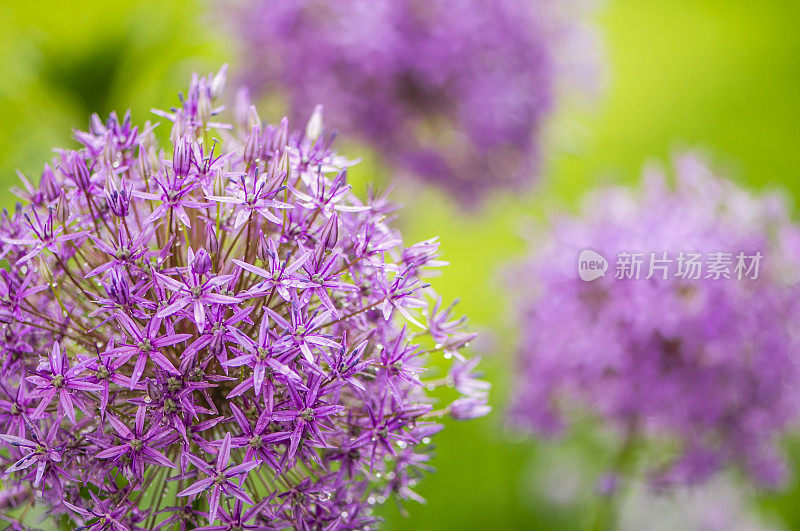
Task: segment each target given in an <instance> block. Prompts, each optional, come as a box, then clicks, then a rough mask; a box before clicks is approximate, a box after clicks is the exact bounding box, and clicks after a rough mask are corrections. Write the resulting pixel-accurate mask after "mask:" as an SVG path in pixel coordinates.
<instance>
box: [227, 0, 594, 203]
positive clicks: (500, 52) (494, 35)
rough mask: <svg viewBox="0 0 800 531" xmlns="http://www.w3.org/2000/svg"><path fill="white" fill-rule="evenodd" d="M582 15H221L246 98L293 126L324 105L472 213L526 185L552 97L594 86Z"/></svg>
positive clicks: (409, 7)
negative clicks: (288, 117)
mask: <svg viewBox="0 0 800 531" xmlns="http://www.w3.org/2000/svg"><path fill="white" fill-rule="evenodd" d="M581 4H586V2H580V1H577V2H560V1H559V2H554V1H552V0H500V1H484V0H466V1H465V0H429V1H424V2H423V1H417V0H369V1H365V0H335V1H334V0H299V1H295V2H282V1H276V0H252V1H247V2H243V3H240V4H236V5H234V6H228V5H227V4H226V3H225V2H223V6H224V7H226V8H228V7H232V8H231V9H227V12H228V13H233V16H234V19H235V23H236V31H237V32H238V33H239V34H240V35H241V48H242V54H241V55H242V60H243V71H242V72H241V76H242V78H243V79H244V80H245V82H246V83H247V84H248V86H249V87H250V89H251V90H253V91H254V94H255V93H258V94H263V93H264V92H266V93H268V94H270V95H274V94H275V91H276V90H279V91H281V92H282V93H283V95H284V96H285V97H286V99H287V101H288V103H289V104H290V107H291V111H292V115H293V116H301V117H305V116H308V115H309V113H310V112H311V110H312V109H313V108H314V105H316V104H317V103H318V102H322V103H323V104H324V105H325V110H326V112H328V113H329V116H330V117H331V119H330V120H328V123H329V124H331V125H333V126H334V127H336V128H339V129H340V130H342V131H343V132H344V133H346V134H347V135H348V136H349V137H352V138H356V139H358V140H360V141H362V142H366V143H368V144H370V145H371V146H373V147H374V148H375V149H376V150H377V152H378V153H379V154H380V155H381V156H382V157H384V160H386V161H387V162H388V163H389V165H390V166H391V167H392V168H393V169H394V170H395V171H396V173H397V174H399V175H402V176H406V175H409V176H416V177H417V178H419V179H422V180H424V181H427V182H431V183H436V184H438V185H440V186H442V187H444V188H446V189H447V191H448V192H450V193H453V194H454V195H455V196H456V197H457V198H458V199H460V200H461V201H462V202H467V203H472V202H475V201H477V200H480V199H481V198H485V197H486V196H487V195H488V194H489V193H490V192H492V191H493V190H496V189H498V188H503V187H515V188H519V187H521V186H523V185H525V184H528V183H530V182H532V180H533V177H534V174H535V173H536V169H537V166H538V159H539V157H540V142H541V138H540V137H541V133H542V127H543V125H544V124H545V122H546V121H547V118H548V117H549V115H550V114H551V113H552V111H553V108H554V104H555V103H556V101H555V100H556V93H557V90H556V89H557V87H556V85H558V84H561V82H562V81H564V80H565V79H569V80H570V83H569V84H571V85H575V86H577V87H578V88H579V89H581V91H584V90H587V89H589V88H590V86H591V85H592V84H593V81H591V80H594V78H596V77H597V76H596V72H594V70H596V66H597V64H598V63H599V61H596V55H597V54H596V43H595V42H594V41H593V39H592V36H593V33H592V31H591V30H589V29H588V28H587V26H586V24H584V23H583V21H582V20H581V19H582V18H585V17H582V15H585V13H583V12H584V11H586V6H585V5H581ZM229 16H230V15H229ZM570 58H573V59H574V58H580V60H571V59H570ZM562 74H569V75H568V76H564V75H562ZM563 84H564V85H566V84H567V83H563ZM310 126H311V129H313V122H312V123H311V124H310Z"/></svg>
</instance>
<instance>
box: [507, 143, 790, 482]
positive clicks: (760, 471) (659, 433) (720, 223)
mask: <svg viewBox="0 0 800 531" xmlns="http://www.w3.org/2000/svg"><path fill="white" fill-rule="evenodd" d="M675 173H676V178H675V179H674V182H669V180H668V179H667V178H666V177H665V176H664V175H663V174H662V173H661V172H660V171H649V172H647V173H646V176H645V179H644V181H643V183H642V185H641V189H640V190H639V191H638V192H631V191H630V190H628V189H622V188H620V189H617V188H607V189H603V190H600V191H598V192H597V193H594V194H592V195H590V196H589V197H588V199H587V201H586V203H585V207H584V209H583V212H582V215H581V216H580V217H577V218H572V219H561V220H560V221H558V222H556V223H554V226H553V227H552V228H551V232H550V235H549V236H548V237H547V238H546V239H545V241H544V242H541V243H539V244H538V245H537V246H536V248H535V251H533V253H532V255H531V257H530V258H529V259H528V260H527V261H526V262H525V263H524V265H523V266H522V267H521V268H518V269H516V270H515V272H514V273H515V276H514V285H515V286H516V288H515V289H518V290H519V289H520V288H519V286H520V285H523V286H526V287H525V288H523V289H521V291H520V294H521V296H520V297H519V301H520V302H519V306H518V312H519V315H520V320H521V325H522V327H523V332H522V338H521V342H520V344H519V352H518V357H519V370H518V377H517V381H516V391H515V395H514V399H513V406H512V409H511V411H510V416H511V420H512V422H513V423H515V424H517V425H518V426H522V427H524V428H528V429H533V430H538V431H539V432H540V433H541V432H544V433H551V434H552V433H557V432H559V430H561V429H563V428H564V427H565V421H566V417H567V416H569V413H570V412H572V411H574V410H576V409H578V410H581V411H590V412H591V413H594V414H595V415H596V416H597V417H599V419H600V420H601V421H602V422H604V423H606V426H611V427H613V428H614V429H616V430H617V432H618V433H620V434H622V436H623V438H624V439H625V441H624V443H623V444H622V445H621V448H622V451H621V455H620V458H621V459H623V460H628V461H629V460H630V459H631V453H632V452H633V453H634V455H635V454H636V452H635V451H634V449H635V448H640V447H641V445H642V444H646V443H655V446H654V447H651V448H657V449H658V451H656V452H645V454H646V455H650V456H651V457H650V458H645V459H644V461H646V463H641V458H640V457H641V454H639V456H640V457H634V458H633V459H634V461H638V462H639V463H640V464H643V466H645V467H646V469H647V472H648V475H649V477H650V478H651V479H652V480H654V481H656V482H657V484H660V485H663V484H664V483H666V484H669V483H672V482H678V483H694V482H700V481H702V480H705V479H706V478H708V477H709V476H711V475H712V474H713V473H714V472H716V471H718V470H719V469H721V468H723V467H726V466H728V465H738V466H739V467H740V468H741V469H743V470H744V471H745V472H746V473H747V474H749V475H750V476H751V477H752V478H753V479H755V480H756V481H757V482H758V483H760V484H768V485H774V484H777V483H780V482H781V481H782V480H783V479H784V475H785V474H784V472H785V471H784V468H785V466H784V465H785V463H784V460H783V458H782V456H781V455H780V452H779V450H778V448H777V442H778V439H779V438H780V436H781V435H782V434H783V433H784V432H785V431H786V430H787V429H788V428H789V427H790V426H791V425H792V424H793V423H794V422H795V421H796V419H797V413H798V403H799V402H798V399H799V398H800V396H798V382H800V380H799V379H798V376H799V375H798V363H797V361H798V360H797V352H798V344H797V337H798V324H800V320H798V314H799V312H798V310H800V298H798V285H797V281H798V272H800V253H798V243H800V231H798V228H797V227H796V226H795V225H794V224H793V223H792V222H791V221H790V218H789V214H788V212H787V208H786V207H785V204H784V202H783V200H782V199H783V198H782V197H781V196H779V195H764V196H754V195H751V194H749V193H748V192H746V191H744V190H742V189H740V188H738V187H737V186H736V185H734V184H733V183H731V182H729V181H726V180H724V179H722V178H719V177H717V176H715V175H713V174H712V173H711V171H710V170H709V169H708V168H707V167H706V166H705V165H704V164H703V163H702V162H701V161H700V159H698V158H697V157H694V156H690V155H686V156H683V157H680V158H678V159H676V163H675ZM584 249H591V250H593V251H594V252H595V253H597V254H599V255H601V256H602V257H604V258H605V259H607V260H608V262H609V266H608V271H607V272H606V273H605V275H604V276H600V277H599V278H596V279H594V280H591V281H585V280H582V279H581V278H580V277H579V275H578V256H579V253H580V252H581V250H584ZM634 253H643V255H644V262H643V264H642V266H641V273H640V276H638V277H636V276H633V275H630V274H629V273H630V271H627V272H625V274H624V275H619V272H620V271H624V270H625V269H626V268H625V267H623V268H620V263H622V264H625V263H628V260H629V259H625V258H624V257H625V256H628V257H630V256H633V255H634ZM650 253H655V258H656V259H657V260H658V261H657V262H656V264H657V265H658V266H665V264H666V262H661V261H660V260H661V259H664V258H665V257H666V258H667V259H668V260H669V259H671V260H673V263H672V265H671V269H669V270H667V271H664V270H662V269H660V268H657V269H654V270H653V272H652V273H651V271H650V269H649V263H650V261H651V260H652V257H651V256H650ZM664 253H667V254H666V256H665V255H664ZM697 253H700V255H701V257H700V258H699V260H700V263H703V262H704V263H705V266H706V268H704V269H702V270H700V271H699V272H692V273H690V274H689V275H688V276H687V275H685V273H686V271H687V268H688V267H689V261H688V260H689V259H690V258H691V257H693V256H694V257H696V255H697ZM717 253H722V255H718V254H717ZM740 253H743V254H744V255H745V256H755V255H757V254H758V253H760V254H761V255H762V257H763V259H762V260H761V261H760V269H759V271H758V272H757V274H754V273H755V272H754V271H750V274H748V275H746V276H743V278H741V279H740V278H739V275H740V274H741V270H739V271H737V269H736V268H737V263H738V260H737V257H738V255H739V254H740ZM720 256H721V257H723V259H725V258H727V259H729V260H730V262H729V263H728V264H727V266H726V267H727V269H725V268H722V267H715V266H712V265H711V264H712V263H713V262H714V260H716V259H718V258H719V257H720ZM715 257H716V258H715ZM681 261H682V262H681ZM718 263H720V262H719V260H718ZM615 264H616V265H615ZM751 264H752V260H751V261H749V262H748V263H747V265H748V267H749V266H750V265H751ZM680 267H683V269H684V271H683V272H682V273H681V274H679V268H680ZM717 269H719V270H722V271H728V272H729V277H730V278H725V276H724V275H723V274H720V275H719V276H718V275H717V273H716V272H715V271H716V270H717ZM618 277H619V278H618ZM648 277H650V278H648ZM756 277H757V278H756ZM628 465H630V462H629V463H628Z"/></svg>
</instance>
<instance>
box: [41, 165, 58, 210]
mask: <svg viewBox="0 0 800 531" xmlns="http://www.w3.org/2000/svg"><path fill="white" fill-rule="evenodd" d="M40 182H41V184H40V187H39V188H40V189H41V191H42V194H44V197H45V198H46V199H47V200H48V201H54V200H55V199H56V198H57V197H58V196H59V195H60V194H61V185H60V184H59V183H58V181H57V180H56V176H55V174H54V173H53V169H52V168H51V167H50V165H49V164H45V165H44V170H43V171H42V180H41V181H40Z"/></svg>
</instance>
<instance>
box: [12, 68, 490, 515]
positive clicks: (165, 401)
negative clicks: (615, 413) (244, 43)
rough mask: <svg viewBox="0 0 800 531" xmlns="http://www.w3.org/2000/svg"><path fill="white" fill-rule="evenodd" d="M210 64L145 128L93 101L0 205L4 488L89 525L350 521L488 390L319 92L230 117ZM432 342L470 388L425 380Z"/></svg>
mask: <svg viewBox="0 0 800 531" xmlns="http://www.w3.org/2000/svg"><path fill="white" fill-rule="evenodd" d="M224 82H225V71H224V69H223V70H222V71H220V73H219V74H217V75H216V76H209V77H197V76H195V77H194V79H193V80H192V83H191V86H190V88H189V91H188V93H187V94H186V97H185V98H184V97H182V98H181V105H180V106H179V107H178V108H175V109H172V110H171V111H170V112H161V111H156V112H157V114H159V115H160V116H162V117H163V118H164V119H165V120H167V121H170V122H172V124H173V125H172V131H171V135H170V138H171V139H170V141H169V142H168V143H166V144H164V145H159V143H158V142H157V141H156V138H155V136H154V133H153V129H154V126H151V125H149V124H146V125H145V126H144V127H143V128H138V127H135V126H134V125H132V121H131V119H130V116H128V115H126V116H125V117H124V119H122V120H120V119H118V117H117V115H114V114H112V115H111V116H110V117H109V118H108V120H107V121H105V122H103V121H101V120H100V119H99V118H98V117H97V116H95V117H93V118H92V121H91V126H90V128H89V131H88V132H78V133H76V139H77V140H78V141H79V142H80V143H81V144H82V147H81V148H80V149H77V150H60V151H58V152H57V156H56V157H55V160H53V162H52V164H50V165H47V166H45V168H44V171H43V172H42V178H41V182H40V184H39V185H38V186H34V185H32V184H30V183H29V182H27V180H25V183H24V184H25V186H24V190H21V191H19V194H20V195H21V196H22V197H23V198H24V204H18V205H17V208H16V210H15V211H14V212H12V213H8V212H6V213H4V214H3V217H2V223H1V224H0V242H2V243H1V247H0V248H1V249H2V258H3V259H4V261H5V263H6V267H4V268H3V269H2V270H0V317H1V318H2V331H3V341H2V343H0V349H2V357H1V358H0V360H1V362H2V373H0V374H2V376H0V445H2V449H3V452H2V456H3V457H2V459H3V465H2V466H3V471H4V473H5V475H4V478H3V484H4V486H5V487H6V488H7V489H13V491H9V492H13V498H14V500H15V505H16V506H17V507H18V508H19V507H25V506H28V505H33V504H36V505H44V506H46V507H47V508H48V512H49V514H50V515H52V516H54V517H55V518H59V519H62V523H63V520H65V521H66V522H68V523H69V527H71V528H75V527H77V526H78V525H84V526H87V527H85V528H86V529H93V530H94V529H97V530H99V529H155V528H164V529H172V528H173V527H174V526H175V525H176V524H179V525H180V528H181V529H186V528H196V527H197V526H203V525H206V526H211V527H203V529H245V528H246V529H267V528H269V529H272V528H285V527H289V526H291V527H295V528H298V529H311V528H313V529H318V528H319V529H321V528H326V529H332V528H337V529H338V528H347V529H353V528H363V527H366V526H368V525H371V524H372V523H373V522H374V521H375V519H376V518H375V516H374V515H373V514H372V510H371V508H370V506H371V505H372V504H374V503H379V502H382V501H383V500H385V499H386V498H387V497H389V496H396V497H398V498H400V499H408V498H412V499H415V498H418V496H417V495H416V494H415V492H414V486H415V484H416V482H417V481H418V479H419V478H420V475H421V472H422V471H424V470H426V469H428V468H429V465H428V464H427V461H428V452H427V448H428V443H429V441H430V440H429V436H431V435H432V434H434V433H435V432H436V431H438V430H439V429H440V427H441V426H440V425H438V424H436V422H435V421H436V419H439V418H441V417H444V416H446V415H452V416H454V417H457V418H470V417H473V416H476V415H478V414H483V413H485V411H486V409H487V406H486V386H485V385H483V384H482V383H481V382H480V381H479V380H476V379H475V378H476V375H475V372H474V364H473V363H472V362H471V361H469V360H466V359H464V358H463V357H462V355H461V354H460V353H459V350H460V349H461V347H463V346H464V345H465V344H466V343H467V341H468V340H469V339H471V337H472V336H471V335H470V334H468V333H467V332H465V331H464V329H463V326H462V323H463V320H461V319H458V318H457V317H456V316H453V315H452V307H450V308H448V309H446V310H442V309H441V308H442V305H441V301H440V300H439V299H438V297H436V294H435V293H434V292H433V291H432V289H431V287H430V286H429V285H428V284H427V283H426V282H425V280H424V279H423V276H424V275H425V273H426V270H427V269H429V268H430V267H436V266H441V265H443V262H441V261H439V260H438V259H437V248H438V244H437V242H436V241H435V240H431V241H426V242H422V243H420V244H417V245H412V246H410V247H404V246H403V244H402V240H401V238H400V235H399V234H398V233H397V231H395V230H393V229H392V227H391V225H390V219H391V218H390V213H391V210H392V208H393V207H391V206H390V205H389V204H388V203H387V202H386V201H385V199H384V198H383V197H370V198H368V200H366V201H362V200H361V199H359V198H358V197H356V196H355V195H354V194H353V193H352V192H351V191H350V188H349V186H348V184H347V167H348V164H349V163H348V162H347V161H346V160H344V159H342V158H341V157H339V156H337V155H336V153H335V152H333V151H332V150H331V146H330V137H329V136H328V135H326V134H325V131H324V129H323V126H322V119H321V114H320V111H317V113H316V114H315V115H314V116H313V117H312V119H311V120H310V121H309V125H308V127H307V128H306V129H305V132H303V133H291V131H290V129H289V125H288V122H287V120H283V121H282V122H281V123H280V124H279V125H277V126H273V125H268V124H265V123H262V122H261V120H260V119H259V116H258V114H257V112H256V111H255V108H253V107H249V108H248V112H247V114H246V115H245V116H244V119H243V121H241V123H237V124H236V125H229V124H227V123H224V122H222V121H221V120H220V118H219V116H220V115H219V113H220V112H221V111H222V109H221V108H220V107H219V106H217V103H216V101H217V100H218V98H219V97H220V94H221V92H222V89H223V86H224ZM445 307H446V306H445ZM432 358H440V360H444V359H452V360H453V363H454V366H453V371H454V373H455V374H458V375H459V381H465V382H469V383H470V385H469V386H468V387H463V386H462V387H458V386H455V385H452V386H451V387H453V389H451V390H449V391H447V390H446V389H445V390H442V392H437V395H436V400H434V399H433V398H432V397H431V396H430V395H429V392H428V391H429V390H432V389H434V388H435V387H437V385H443V386H444V385H445V384H446V383H447V382H449V381H452V380H454V378H447V375H441V374H438V375H437V374H436V371H435V370H430V367H429V366H428V363H429V360H430V359H432ZM437 366H441V363H440V362H439V363H437ZM465 367H467V369H466V370H465V369H464V368H465ZM448 393H449V394H448ZM26 512H27V511H26ZM70 522H71V523H70Z"/></svg>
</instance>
